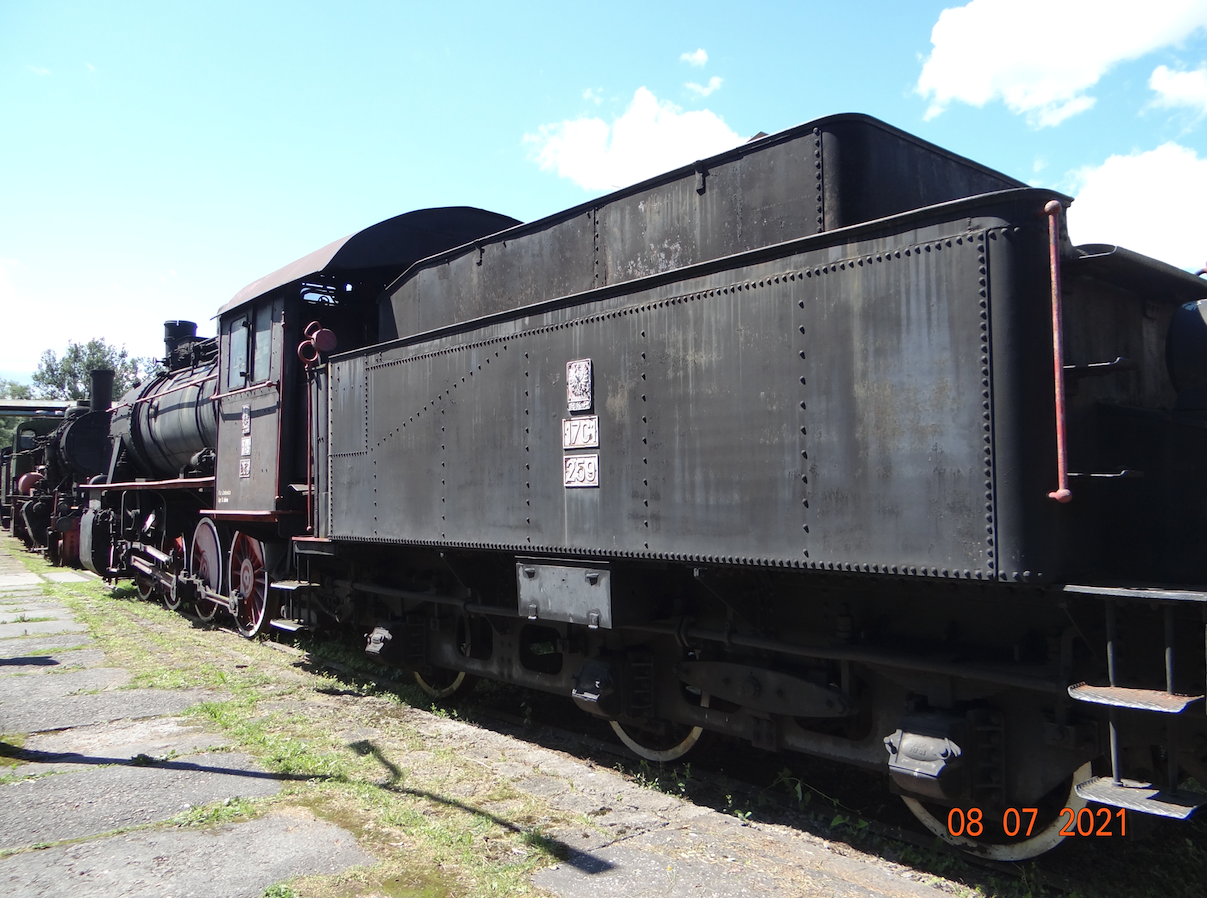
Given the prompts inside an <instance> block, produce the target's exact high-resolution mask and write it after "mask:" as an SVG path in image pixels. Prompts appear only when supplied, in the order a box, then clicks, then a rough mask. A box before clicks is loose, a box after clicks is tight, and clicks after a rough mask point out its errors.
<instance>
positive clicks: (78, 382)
mask: <svg viewBox="0 0 1207 898" xmlns="http://www.w3.org/2000/svg"><path fill="white" fill-rule="evenodd" d="M158 365H159V363H158V361H157V360H156V359H153V358H149V357H147V358H137V357H134V356H131V355H130V354H129V353H128V352H126V348H125V347H124V346H123V347H121V348H120V349H118V348H117V347H115V346H110V345H109V344H108V343H106V342H105V341H104V340H89V341H88V342H87V343H76V342H74V341H72V342H69V343H68V344H67V349H66V350H65V351H64V352H63V355H62V357H59V356H56V355H55V353H54V350H51V349H48V350H46V351H45V352H44V353H42V358H41V360H39V362H38V370H37V371H35V372H34V374H33V390H34V393H35V395H36V397H37V398H39V399H75V400H79V399H87V398H88V390H89V376H88V375H89V372H90V371H92V370H93V369H94V368H108V369H109V370H111V371H113V372H114V378H113V395H114V397H117V396H121V395H122V394H123V393H125V392H126V391H128V390H129V389H130V388H131V387H132V386H134V384H135V382H136V381H141V380H144V379H145V378H147V377H149V376H151V375H153V374H154V373H155V372H156V370H157V368H158Z"/></svg>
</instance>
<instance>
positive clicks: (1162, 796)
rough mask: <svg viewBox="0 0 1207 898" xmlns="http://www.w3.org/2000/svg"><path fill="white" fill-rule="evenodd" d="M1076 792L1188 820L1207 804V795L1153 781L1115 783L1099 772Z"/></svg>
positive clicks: (1116, 805) (1103, 801)
mask: <svg viewBox="0 0 1207 898" xmlns="http://www.w3.org/2000/svg"><path fill="white" fill-rule="evenodd" d="M1077 794H1078V795H1080V796H1081V797H1082V798H1084V799H1085V800H1086V801H1096V802H1098V804H1105V805H1110V806H1111V807H1114V808H1126V809H1127V810H1129V811H1135V812H1136V813H1138V814H1152V815H1154V816H1156V817H1170V818H1172V819H1174V820H1185V819H1186V818H1187V817H1189V816H1190V815H1191V814H1193V813H1194V812H1195V811H1197V810H1198V809H1199V808H1201V807H1203V806H1204V805H1207V795H1196V794H1194V793H1191V792H1181V791H1179V792H1172V793H1170V792H1162V791H1161V790H1160V789H1157V788H1155V787H1154V786H1153V785H1152V784H1151V783H1139V782H1136V781H1135V780H1123V781H1122V782H1120V783H1115V782H1114V781H1113V780H1112V779H1111V778H1110V777H1109V776H1096V777H1094V778H1093V779H1089V780H1086V781H1085V782H1084V783H1079V784H1078V785H1077Z"/></svg>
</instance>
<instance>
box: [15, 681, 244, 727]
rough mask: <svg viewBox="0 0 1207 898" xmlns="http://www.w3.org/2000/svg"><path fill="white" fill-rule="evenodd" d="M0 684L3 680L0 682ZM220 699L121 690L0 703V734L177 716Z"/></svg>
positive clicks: (200, 693) (202, 693)
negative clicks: (35, 700) (19, 703)
mask: <svg viewBox="0 0 1207 898" xmlns="http://www.w3.org/2000/svg"><path fill="white" fill-rule="evenodd" d="M62 676H67V674H63V675H62ZM14 679H16V680H18V681H20V682H25V681H31V682H34V681H36V680H35V678H32V677H16V678H14ZM37 679H38V680H41V679H50V678H47V677H38V678H37ZM54 679H58V677H54ZM2 682H4V680H3V678H0V683H2ZM222 697H223V696H222V695H221V694H220V693H216V692H212V691H210V690H208V689H178V690H166V689H122V690H116V691H113V692H101V693H98V694H91V695H69V696H65V697H62V698H54V699H47V700H45V701H42V702H37V703H30V704H21V705H16V706H14V705H10V704H9V703H8V702H7V701H5V702H3V703H0V733H33V732H40V731H42V730H62V729H67V728H69V727H79V726H87V725H89V724H94V723H104V722H105V721H107V720H121V719H123V718H131V719H137V718H140V717H159V716H160V715H162V714H179V713H180V712H181V711H183V710H185V709H186V708H189V707H192V706H193V705H196V704H200V703H201V702H206V701H217V700H219V699H221V698H222Z"/></svg>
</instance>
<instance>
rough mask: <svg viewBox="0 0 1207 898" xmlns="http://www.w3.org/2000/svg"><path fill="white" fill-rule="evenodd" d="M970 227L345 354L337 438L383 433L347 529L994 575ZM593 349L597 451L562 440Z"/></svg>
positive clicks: (350, 495)
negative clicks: (575, 471) (588, 468)
mask: <svg viewBox="0 0 1207 898" xmlns="http://www.w3.org/2000/svg"><path fill="white" fill-rule="evenodd" d="M1028 211H1029V212H1030V211H1031V210H1030V209H1029V207H1028ZM968 224H969V220H968V219H967V218H961V219H959V220H958V221H952V222H939V223H935V224H932V225H930V226H927V227H925V228H924V229H922V230H912V229H911V230H909V231H907V232H904V233H899V234H895V235H894V234H883V235H881V236H877V237H868V239H866V240H865V241H863V242H860V243H857V244H847V245H831V246H818V247H817V248H816V249H812V250H809V251H807V252H799V253H798V254H796V255H792V256H785V257H783V258H778V259H772V260H770V261H765V262H760V263H759V264H757V265H752V266H750V267H745V268H736V267H735V268H734V269H731V270H728V271H725V272H722V273H717V274H713V275H709V276H705V277H700V278H697V279H694V280H690V281H681V282H677V283H674V284H670V285H665V286H661V287H658V288H655V289H650V290H645V291H637V292H634V293H632V294H629V295H624V296H617V297H612V298H608V299H602V300H598V301H595V302H585V303H582V304H580V305H577V306H574V307H571V308H566V309H560V310H549V311H547V312H543V313H540V314H534V315H530V316H524V317H519V316H517V317H516V318H514V319H511V320H506V321H503V322H497V323H494V324H491V325H489V326H485V327H482V328H479V329H475V330H472V331H469V332H465V333H461V334H457V335H452V336H444V337H441V338H438V339H435V340H431V341H426V342H421V343H417V344H415V345H412V346H394V347H390V348H387V349H384V350H382V351H381V352H380V353H379V354H377V355H374V356H372V357H364V356H362V357H354V358H347V359H342V360H339V361H336V362H334V363H333V364H332V371H333V375H332V376H333V380H332V384H333V387H332V390H333V396H334V397H336V398H334V399H333V403H332V421H331V426H332V429H333V448H335V447H336V446H337V444H339V443H340V441H341V440H343V439H345V438H342V437H340V436H338V434H339V433H340V432H342V431H347V432H349V433H359V432H360V431H359V430H358V428H360V427H363V426H366V425H367V426H368V435H367V443H366V444H364V445H365V447H366V448H365V451H364V452H363V453H356V452H353V451H351V448H352V444H353V442H356V441H355V440H352V439H351V438H350V437H349V438H346V439H348V443H347V446H348V448H349V451H346V452H344V453H343V454H342V455H341V456H340V457H339V458H337V459H336V460H335V462H334V464H333V469H332V478H333V480H332V486H333V490H334V492H335V498H334V505H333V531H332V535H333V536H334V537H335V538H337V539H358V538H359V539H378V540H383V541H402V542H429V543H445V544H451V545H465V546H481V547H493V548H503V549H508V550H517V551H518V550H529V549H532V550H543V551H551V552H564V553H570V554H574V553H585V554H591V555H628V556H639V557H655V558H656V557H663V558H673V559H687V560H697V561H709V560H713V561H726V562H728V561H737V562H743V561H744V562H748V563H769V564H775V565H790V566H802V567H814V568H817V567H821V568H846V569H852V568H858V569H861V570H862V569H867V570H879V571H883V572H900V573H918V574H928V575H933V576H952V577H961V578H963V577H981V578H986V577H992V576H994V565H993V555H994V552H995V547H994V546H993V542H994V531H993V520H994V509H993V504H992V499H993V496H992V491H991V488H992V477H993V471H992V464H993V459H992V456H991V453H990V452H987V451H986V450H987V449H988V448H989V445H988V444H987V443H986V437H987V435H988V434H989V433H990V418H989V407H988V406H989V402H988V399H987V398H986V397H985V396H984V394H985V393H987V392H988V389H987V387H985V386H983V382H984V381H985V380H986V377H987V376H986V375H985V374H984V373H983V370H984V369H985V368H986V366H987V365H988V364H989V358H988V352H989V350H988V345H989V344H988V339H989V338H988V325H987V321H988V317H989V314H988V305H989V300H988V290H987V288H986V287H985V282H986V274H985V268H986V257H985V250H984V243H983V241H984V226H981V227H976V228H975V229H974V231H969V230H968ZM582 359H590V360H591V361H592V365H593V373H594V392H593V408H592V409H591V410H589V414H593V415H595V416H597V417H598V419H599V434H600V437H599V447H598V449H595V448H583V449H569V450H566V449H563V446H562V425H563V421H564V420H566V419H570V418H576V417H581V415H582V414H587V413H576V414H572V413H571V412H570V410H569V408H568V405H567V388H566V377H567V368H566V366H567V363H568V362H571V361H575V360H582ZM366 391H367V392H366ZM341 396H342V397H344V398H339V397H341ZM362 396H364V397H366V398H367V400H368V402H369V413H368V417H367V418H365V417H364V413H363V412H362V410H361V409H360V407H359V402H360V401H361V398H360V397H362ZM345 416H346V417H345ZM356 439H357V440H359V437H357V438H356ZM357 445H358V446H359V445H360V444H359V443H357ZM593 454H598V456H599V485H598V486H597V487H586V488H567V487H566V486H565V485H564V484H563V475H564V470H565V466H566V460H567V458H571V457H574V456H579V455H583V456H589V455H593ZM987 521H988V526H987V524H986V522H987ZM848 566H849V567H848Z"/></svg>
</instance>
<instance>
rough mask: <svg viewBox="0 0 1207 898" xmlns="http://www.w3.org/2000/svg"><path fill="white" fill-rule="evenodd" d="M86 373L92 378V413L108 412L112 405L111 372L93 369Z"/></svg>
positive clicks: (107, 369)
mask: <svg viewBox="0 0 1207 898" xmlns="http://www.w3.org/2000/svg"><path fill="white" fill-rule="evenodd" d="M88 373H89V375H90V376H91V378H92V390H91V396H92V402H91V407H92V411H94V412H104V411H108V410H109V406H110V405H112V404H113V371H111V370H110V369H109V368H93V369H92V370H91V371H89V372H88Z"/></svg>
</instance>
